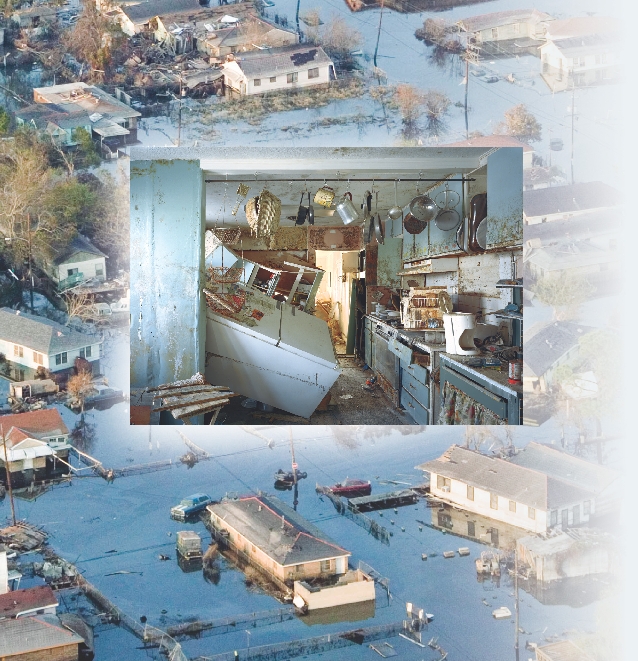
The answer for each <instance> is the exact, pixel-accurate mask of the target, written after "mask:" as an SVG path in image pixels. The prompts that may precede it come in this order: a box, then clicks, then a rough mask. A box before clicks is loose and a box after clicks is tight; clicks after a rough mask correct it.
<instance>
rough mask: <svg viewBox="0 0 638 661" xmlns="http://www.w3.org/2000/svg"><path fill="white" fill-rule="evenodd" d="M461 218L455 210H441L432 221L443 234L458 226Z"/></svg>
mask: <svg viewBox="0 0 638 661" xmlns="http://www.w3.org/2000/svg"><path fill="white" fill-rule="evenodd" d="M460 220H461V216H459V212H458V211H457V210H456V209H441V210H440V211H439V213H438V214H437V215H436V218H435V219H434V224H435V225H436V226H437V227H438V228H439V229H440V230H443V231H444V232H448V231H449V230H453V229H455V228H456V226H457V225H458V224H459V221H460Z"/></svg>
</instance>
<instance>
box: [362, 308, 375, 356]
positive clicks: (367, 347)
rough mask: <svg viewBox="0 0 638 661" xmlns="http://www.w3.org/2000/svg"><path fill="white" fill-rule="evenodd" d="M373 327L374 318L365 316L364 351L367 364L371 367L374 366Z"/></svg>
mask: <svg viewBox="0 0 638 661" xmlns="http://www.w3.org/2000/svg"><path fill="white" fill-rule="evenodd" d="M372 328H373V321H372V319H370V317H365V318H364V324H363V335H364V340H363V351H364V354H365V355H364V360H365V361H366V364H367V365H368V367H369V368H370V369H373V368H374V365H373V362H372Z"/></svg>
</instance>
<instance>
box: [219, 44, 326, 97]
mask: <svg viewBox="0 0 638 661" xmlns="http://www.w3.org/2000/svg"><path fill="white" fill-rule="evenodd" d="M222 69H223V71H224V83H225V85H226V87H227V88H229V89H230V90H232V91H234V92H236V93H238V94H240V95H241V96H249V95H252V94H263V93H264V92H271V91H275V90H282V89H295V88H299V87H311V86H314V85H323V84H326V83H329V82H330V81H331V80H335V78H336V74H335V68H334V63H333V61H332V60H331V59H330V58H329V57H328V56H327V55H326V53H325V51H324V50H323V48H321V47H320V46H288V47H283V48H270V49H268V50H258V51H252V52H249V53H244V54H242V55H241V56H238V57H235V56H234V55H229V56H227V60H226V62H224V63H223V64H222Z"/></svg>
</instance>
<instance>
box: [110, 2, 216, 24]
mask: <svg viewBox="0 0 638 661" xmlns="http://www.w3.org/2000/svg"><path fill="white" fill-rule="evenodd" d="M201 9H203V7H202V5H200V4H199V0H146V1H145V2H140V3H139V4H137V5H129V6H128V7H122V11H123V12H124V13H125V14H126V15H127V16H128V18H129V19H130V20H131V21H132V22H133V23H145V22H146V21H149V20H150V19H151V18H155V16H162V15H164V14H178V13H180V12H189V11H194V10H197V11H200V10H201Z"/></svg>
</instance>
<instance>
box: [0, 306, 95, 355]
mask: <svg viewBox="0 0 638 661" xmlns="http://www.w3.org/2000/svg"><path fill="white" fill-rule="evenodd" d="M0 340H4V341H5V342H9V343H11V344H19V345H21V346H24V347H27V348H28V349H31V350H33V351H39V352H41V353H45V354H47V355H51V354H56V353H60V352H61V351H71V350H72V349H79V348H80V347H86V346H88V345H90V344H101V342H102V338H101V337H100V336H98V335H89V334H88V333H78V332H77V331H74V330H71V329H70V328H69V327H68V326H62V325H61V324H58V323H57V322H55V321H51V319H46V318H45V317H38V316H37V315H33V314H29V313H27V312H19V313H18V312H16V310H11V309H10V308H0Z"/></svg>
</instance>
